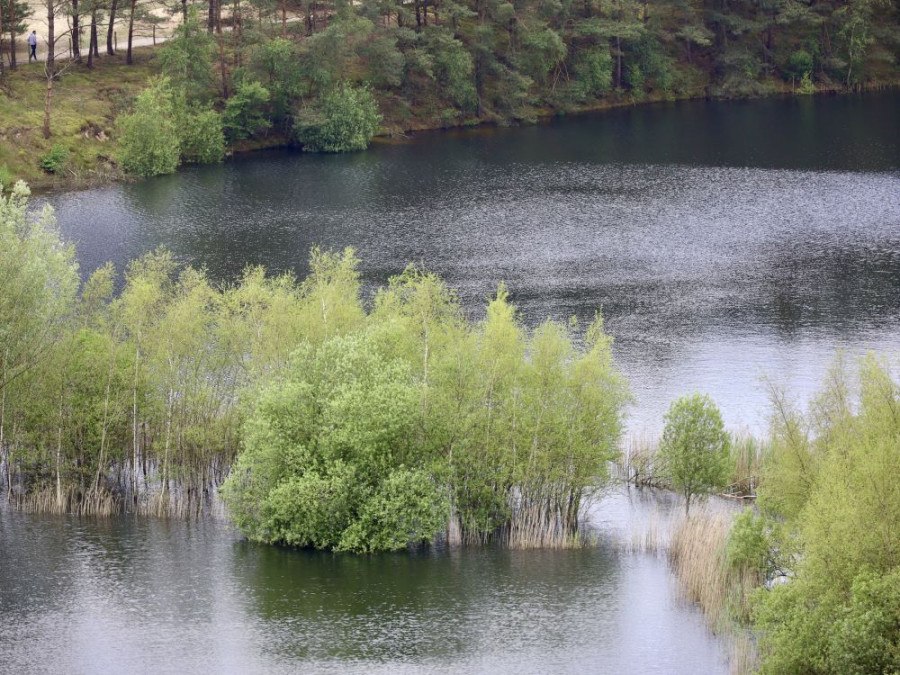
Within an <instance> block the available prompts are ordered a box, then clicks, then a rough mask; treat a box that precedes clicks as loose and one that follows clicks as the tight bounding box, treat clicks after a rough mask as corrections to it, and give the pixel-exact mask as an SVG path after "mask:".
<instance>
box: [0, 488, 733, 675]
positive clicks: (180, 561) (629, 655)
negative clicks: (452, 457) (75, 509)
mask: <svg viewBox="0 0 900 675" xmlns="http://www.w3.org/2000/svg"><path fill="white" fill-rule="evenodd" d="M667 507H668V505H666V504H662V506H660V504H659V503H657V502H655V501H653V500H650V501H647V500H643V499H633V498H630V497H629V496H628V494H627V493H625V492H615V493H613V494H611V495H610V496H608V497H607V498H606V500H605V502H604V503H603V504H601V505H600V506H599V507H598V513H602V514H604V516H603V518H602V521H603V522H602V527H603V528H604V531H605V532H614V531H616V530H617V528H621V527H631V526H632V525H633V524H634V521H635V520H637V521H645V520H647V519H648V518H649V517H651V515H652V514H655V513H656V511H657V509H659V508H663V509H665V508H667ZM675 508H678V507H677V505H676V506H675ZM0 579H2V580H3V583H2V585H0V663H3V668H4V669H8V670H9V672H29V673H43V672H46V673H51V672H53V673H56V672H69V673H122V672H128V673H143V672H147V673H150V672H153V673H160V672H162V673H183V672H221V673H280V672H284V673H288V672H298V671H299V670H302V671H304V672H335V673H382V672H383V673H396V672H400V673H458V672H476V673H516V674H522V673H547V672H554V673H583V672H609V673H653V672H656V673H672V674H677V673H685V674H689V673H700V672H702V673H713V674H714V673H725V672H727V668H726V664H725V661H724V655H723V650H722V647H721V645H720V644H719V642H718V640H717V639H716V638H715V637H714V636H713V635H712V634H711V633H710V632H709V631H708V629H707V628H706V627H705V625H704V623H703V619H702V617H701V616H700V615H699V613H698V612H697V610H696V609H694V608H693V607H691V606H689V605H687V604H685V603H684V602H683V601H682V600H681V599H679V597H678V592H677V588H676V583H675V581H674V579H673V578H672V577H671V575H670V573H669V571H668V567H667V564H666V562H665V560H664V559H663V558H659V557H655V556H649V555H633V554H627V553H621V552H620V551H619V550H618V549H617V548H615V547H613V546H611V545H607V544H605V543H601V544H600V545H599V546H598V547H595V548H587V549H583V550H577V551H504V550H499V549H482V550H450V551H448V550H438V551H431V552H427V553H421V554H417V555H415V554H414V555H406V554H397V555H380V556H349V555H332V554H322V553H312V552H304V551H294V550H288V549H280V548H273V547H264V546H254V545H250V544H248V543H246V542H245V541H242V540H241V539H240V538H239V537H238V536H237V535H236V534H235V533H234V532H233V531H231V530H230V529H229V528H227V527H226V526H225V525H224V524H223V523H221V522H219V521H216V520H213V519H208V520H205V521H202V522H196V523H186V522H180V521H164V520H151V519H130V518H121V519H111V520H102V519H97V520H88V519H85V520H78V519H74V518H61V517H36V516H30V515H27V514H21V513H16V512H9V511H8V510H5V509H4V510H0Z"/></svg>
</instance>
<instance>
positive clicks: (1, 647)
mask: <svg viewBox="0 0 900 675" xmlns="http://www.w3.org/2000/svg"><path fill="white" fill-rule="evenodd" d="M49 199H50V201H51V202H52V203H53V204H54V205H55V206H56V208H57V210H58V216H59V220H60V223H61V226H62V229H63V231H64V233H65V234H66V236H68V237H69V238H71V239H72V240H74V241H75V242H76V244H77V248H78V255H79V259H80V260H81V263H82V266H83V271H84V273H85V274H87V273H89V272H90V271H91V270H92V269H93V268H95V267H96V266H98V265H99V264H102V263H103V262H105V261H107V260H113V261H114V262H116V264H117V265H118V266H119V268H120V269H121V268H122V266H123V265H124V264H125V262H126V261H127V260H129V259H131V258H134V257H135V256H137V255H140V254H141V253H142V252H144V251H147V250H150V249H153V248H155V247H157V246H159V245H165V246H167V247H169V248H170V249H171V250H172V251H173V252H174V253H175V254H176V255H177V256H178V258H179V259H180V260H182V261H184V262H190V263H194V264H196V265H202V266H205V267H206V268H207V269H208V270H209V272H210V274H211V275H212V276H213V277H214V278H216V279H217V280H219V281H222V282H224V283H227V282H228V281H230V280H233V279H234V278H235V277H236V276H237V275H238V274H239V273H240V271H241V270H242V268H243V267H244V266H245V265H248V264H257V263H261V264H265V265H266V266H267V267H268V268H269V269H271V270H272V271H283V270H295V271H296V272H297V273H298V274H299V275H303V274H304V273H305V269H306V259H307V256H308V253H309V249H310V247H311V246H312V245H314V244H320V245H323V246H326V247H332V248H341V247H344V246H349V245H352V246H354V247H356V249H357V251H358V253H359V255H360V257H361V259H362V269H363V273H364V279H365V282H366V284H367V288H369V289H371V288H372V287H373V286H375V285H377V284H381V283H384V281H385V280H386V279H387V278H388V277H389V276H390V275H392V274H395V273H397V272H399V271H401V270H402V269H403V267H404V266H405V265H406V264H407V263H408V262H419V263H422V264H424V265H425V266H427V267H428V268H430V269H432V270H434V271H437V272H439V273H440V274H442V275H443V277H444V278H445V279H446V280H447V281H448V283H449V284H450V285H451V286H453V287H454V288H456V289H457V290H458V292H459V294H460V297H461V299H462V301H463V303H464V306H465V307H466V309H467V311H468V312H469V313H470V314H471V316H472V317H473V318H478V317H479V316H480V314H481V312H482V311H483V310H482V308H483V306H484V301H485V299H486V298H487V297H488V296H489V295H490V294H491V293H492V291H493V290H494V289H495V287H496V284H497V282H498V281H500V280H504V281H506V282H507V283H508V285H509V286H510V288H511V290H512V295H513V299H514V301H515V302H516V303H517V304H518V306H519V308H520V309H521V312H522V316H523V319H524V320H525V321H526V322H527V323H528V324H529V325H535V324H537V323H539V322H540V321H541V320H543V319H544V318H546V317H551V318H555V319H566V318H568V317H570V316H573V315H574V316H577V317H579V318H580V319H582V320H584V321H588V320H590V318H591V317H592V316H593V314H594V312H595V311H596V310H598V309H600V308H602V310H603V313H604V315H605V317H606V326H607V329H608V330H609V332H610V333H612V335H613V336H614V337H615V340H616V342H615V352H614V353H615V358H616V360H617V362H618V364H619V366H620V367H621V369H622V370H623V371H624V373H625V374H626V375H627V377H628V378H629V380H630V382H631V385H632V388H633V391H634V394H635V397H636V404H635V406H634V409H633V410H632V414H631V418H630V421H629V425H630V426H629V428H630V431H631V433H633V434H637V435H641V434H650V435H652V434H655V433H658V431H659V429H660V428H661V425H662V415H663V412H664V411H665V409H666V408H667V407H668V404H669V402H670V401H671V400H672V399H673V398H674V397H676V396H677V395H679V394H681V393H684V392H690V391H695V390H699V391H705V392H708V393H710V394H711V395H712V396H713V397H714V398H715V399H716V401H717V402H718V403H719V405H720V406H721V408H722V410H723V413H724V416H725V418H726V421H727V423H728V424H729V426H731V427H733V428H734V427H740V426H746V427H749V428H750V429H752V430H754V431H762V430H763V429H764V427H765V414H766V390H765V387H764V386H763V385H762V380H763V378H769V379H770V380H772V381H774V382H776V383H778V384H780V385H783V386H785V387H787V388H788V389H789V390H790V391H791V392H792V393H793V394H794V395H795V396H796V397H797V398H799V399H801V400H802V399H804V398H806V397H807V396H809V395H810V394H811V392H813V391H814V390H815V389H816V387H817V386H818V384H819V382H820V380H821V378H822V375H823V373H824V371H825V369H826V368H827V366H828V364H829V362H830V361H831V359H832V357H833V355H834V354H835V351H836V350H837V349H838V348H843V349H846V350H848V351H850V352H851V353H860V352H862V351H863V350H865V349H868V348H874V349H878V350H881V351H883V352H885V353H887V354H890V355H893V356H896V354H897V353H898V351H900V330H898V328H900V292H898V291H900V97H898V96H897V95H878V96H866V97H859V98H854V97H845V98H816V99H812V98H797V99H789V100H769V101H756V102H742V103H705V102H695V103H683V104H677V105H676V104H673V105H662V106H648V107H642V108H635V109H628V110H619V111H613V112H609V113H605V114H603V115H598V116H595V117H584V118H579V119H571V120H565V121H561V122H558V123H555V124H552V125H548V126H541V127H531V128H517V129H501V130H474V131H468V132H454V133H443V134H439V133H436V134H426V135H422V136H420V137H418V138H416V139H415V140H414V141H412V142H404V143H380V144H378V145H376V147H374V148H373V149H372V150H371V151H369V152H367V153H363V154H354V155H346V156H329V157H315V156H303V155H299V154H294V153H288V152H278V153H270V154H263V155H257V156H254V157H251V158H242V159H240V160H235V161H229V162H226V163H224V164H222V165H221V166H215V167H202V168H193V169H188V170H186V171H184V172H182V173H179V174H178V175H176V176H169V177H163V178H159V179H154V180H149V181H145V182H141V183H137V184H133V185H119V186H113V187H109V188H104V189H99V190H91V191H85V192H78V193H71V194H62V195H55V196H52V197H50V198H49ZM635 494H636V493H634V492H632V493H628V492H624V491H623V492H617V493H614V494H612V495H610V496H609V497H608V498H607V499H606V500H605V501H604V502H603V503H601V504H600V505H599V506H598V507H597V508H596V509H595V510H594V512H593V513H594V525H595V526H596V527H597V528H598V531H599V532H600V535H601V538H600V544H599V545H598V546H596V547H592V548H588V549H585V550H579V551H540V552H517V551H502V550H497V549H487V550H449V551H448V550H435V551H431V552H428V553H420V554H412V555H405V554H403V555H386V556H372V557H351V556H337V555H326V554H313V553H308V552H298V551H290V550H284V549H277V548H265V547H257V546H252V545H249V544H247V543H246V542H244V541H242V540H241V539H240V538H239V537H238V536H237V535H236V534H235V533H234V532H232V531H231V530H229V529H228V528H227V526H226V525H224V524H223V523H222V522H221V521H218V520H215V519H208V520H204V521H202V522H194V523H184V522H166V521H158V520H141V519H138V520H135V519H130V518H123V519H113V520H78V519H74V518H56V517H34V516H28V515H25V514H20V513H14V512H9V511H7V510H0V670H6V669H8V670H10V672H37V673H40V672H48V673H56V672H74V673H81V672H84V673H94V672H109V673H113V672H115V673H119V672H148V673H151V672H152V673H154V674H156V673H167V672H173V673H174V672H177V673H182V672H191V671H193V672H236V673H245V672H246V673H255V672H259V673H278V672H298V671H301V670H302V671H304V672H341V673H343V672H365V673H380V672H385V673H388V672H389V673H404V672H409V673H420V672H426V673H428V672H432V673H444V672H448V673H449V672H479V673H516V674H517V675H521V674H525V673H545V672H557V673H576V672H608V673H620V672H621V673H626V672H627V673H651V672H658V673H724V672H727V664H726V663H725V660H724V649H723V646H722V644H721V643H720V641H719V640H718V639H716V638H715V637H714V636H713V635H712V634H711V633H710V632H709V631H708V630H707V629H706V628H705V627H704V624H703V619H702V617H701V616H700V615H699V613H698V612H697V611H696V609H694V608H692V607H690V606H689V605H686V604H685V603H684V602H682V601H681V600H680V599H679V598H678V594H677V591H676V584H675V581H674V579H673V578H672V576H671V574H670V572H669V570H668V568H667V565H666V562H665V560H664V559H663V558H661V557H657V556H654V555H648V554H635V553H628V552H627V551H625V550H623V549H622V548H621V547H619V546H616V545H613V544H612V543H611V542H612V541H614V540H616V539H617V538H623V537H624V538H625V539H626V540H627V538H628V533H629V532H631V531H633V530H634V529H635V528H637V529H640V528H641V527H643V526H645V525H646V523H647V522H648V519H653V518H656V516H655V515H654V514H655V513H656V509H657V508H662V509H664V510H665V509H667V508H669V506H670V505H668V504H667V503H665V502H662V503H660V502H658V500H656V499H653V500H651V501H650V502H649V503H648V502H647V501H645V500H643V499H640V498H636V497H635ZM660 504H661V506H660ZM623 533H624V534H623Z"/></svg>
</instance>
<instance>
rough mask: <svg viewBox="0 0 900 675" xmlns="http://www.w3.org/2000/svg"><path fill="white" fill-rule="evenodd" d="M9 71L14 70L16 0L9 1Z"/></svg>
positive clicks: (0, 0)
mask: <svg viewBox="0 0 900 675" xmlns="http://www.w3.org/2000/svg"><path fill="white" fill-rule="evenodd" d="M0 2H2V0H0ZM9 69H10V70H15V69H16V0H9Z"/></svg>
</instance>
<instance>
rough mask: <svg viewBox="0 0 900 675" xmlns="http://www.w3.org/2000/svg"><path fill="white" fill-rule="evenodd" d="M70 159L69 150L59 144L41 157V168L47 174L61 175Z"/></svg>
mask: <svg viewBox="0 0 900 675" xmlns="http://www.w3.org/2000/svg"><path fill="white" fill-rule="evenodd" d="M68 159H69V149H68V148H66V147H64V146H62V145H59V144H58V143H57V144H56V145H54V146H53V148H52V149H51V150H50V152H48V153H47V154H45V155H43V156H42V157H41V168H42V169H43V170H44V171H46V172H47V173H59V172H60V171H61V170H62V168H63V167H64V166H65V165H66V162H67V161H68Z"/></svg>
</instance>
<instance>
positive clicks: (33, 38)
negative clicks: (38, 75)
mask: <svg viewBox="0 0 900 675" xmlns="http://www.w3.org/2000/svg"><path fill="white" fill-rule="evenodd" d="M28 46H29V47H31V53H30V54H28V63H31V59H34V60H35V61H37V60H38V57H37V31H34V30H33V31H31V35H29V36H28Z"/></svg>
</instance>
